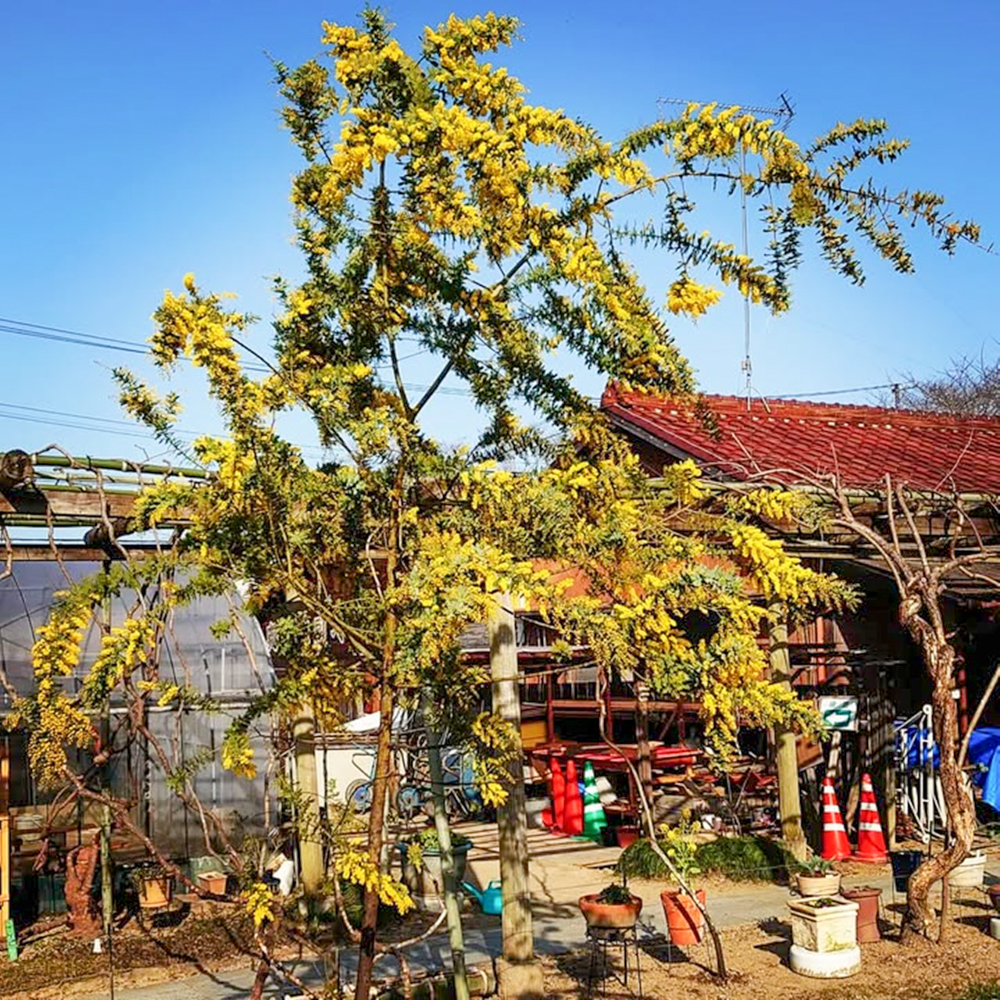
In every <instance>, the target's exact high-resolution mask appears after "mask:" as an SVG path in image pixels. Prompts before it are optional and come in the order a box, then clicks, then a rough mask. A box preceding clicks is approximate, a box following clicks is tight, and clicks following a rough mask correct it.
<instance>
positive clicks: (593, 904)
mask: <svg viewBox="0 0 1000 1000" xmlns="http://www.w3.org/2000/svg"><path fill="white" fill-rule="evenodd" d="M598 895H599V893H596V892H595V893H591V894H590V895H589V896H581V897H580V899H579V907H580V912H581V913H582V914H583V919H584V920H586V921H587V926H588V927H610V928H617V929H619V930H624V929H625V928H628V927H635V922H636V921H637V920H638V919H639V914H640V913H641V912H642V900H641V899H640V898H639V897H638V896H633V897H632V898H631V900H630V901H629V902H627V903H599V902H598V901H597V897H598Z"/></svg>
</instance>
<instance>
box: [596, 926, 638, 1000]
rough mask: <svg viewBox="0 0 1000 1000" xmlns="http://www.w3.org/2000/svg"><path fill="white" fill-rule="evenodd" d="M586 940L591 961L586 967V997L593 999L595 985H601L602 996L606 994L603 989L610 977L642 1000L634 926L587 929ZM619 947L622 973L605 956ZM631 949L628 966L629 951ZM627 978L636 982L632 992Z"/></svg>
mask: <svg viewBox="0 0 1000 1000" xmlns="http://www.w3.org/2000/svg"><path fill="white" fill-rule="evenodd" d="M587 941H588V942H589V943H590V962H589V963H588V965H587V991H586V992H587V996H593V987H594V983H595V982H600V984H601V995H602V996H603V995H604V994H605V992H606V989H605V986H606V983H607V980H608V979H609V978H611V979H614V980H615V982H617V983H618V984H620V985H621V986H622V987H624V988H625V989H626V990H628V992H629V993H630V994H631V995H632V996H634V997H637V998H638V1000H643V995H642V968H641V966H640V964H639V935H638V934H637V933H636V927H635V925H634V924H633V925H632V926H631V927H595V926H593V925H588V926H587ZM619 948H621V954H622V962H621V972H618V970H616V969H615V968H614V965H613V964H612V963H611V962H609V960H608V953H609V951H610V952H616V951H617V950H618V949H619ZM630 949H631V952H632V957H631V963H630V961H629V950H630ZM630 979H632V980H634V981H635V988H634V989H633V987H632V984H631V983H630Z"/></svg>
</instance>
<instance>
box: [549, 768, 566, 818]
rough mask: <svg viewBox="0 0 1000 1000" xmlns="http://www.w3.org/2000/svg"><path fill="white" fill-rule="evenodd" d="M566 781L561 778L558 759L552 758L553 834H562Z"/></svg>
mask: <svg viewBox="0 0 1000 1000" xmlns="http://www.w3.org/2000/svg"><path fill="white" fill-rule="evenodd" d="M565 800H566V779H565V778H564V777H563V773H562V768H561V767H560V766H559V758H558V757H553V758H552V826H551V828H550V829H551V830H552V832H553V833H562V828H563V811H564V808H565V805H566V801H565Z"/></svg>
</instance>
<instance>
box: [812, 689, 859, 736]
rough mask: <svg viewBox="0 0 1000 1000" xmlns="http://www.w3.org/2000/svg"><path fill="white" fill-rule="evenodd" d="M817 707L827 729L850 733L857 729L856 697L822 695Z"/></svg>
mask: <svg viewBox="0 0 1000 1000" xmlns="http://www.w3.org/2000/svg"><path fill="white" fill-rule="evenodd" d="M817 707H818V708H819V714H820V716H821V717H822V719H823V724H824V725H825V726H826V728H827V729H834V730H839V731H840V732H850V733H853V732H855V731H856V730H857V728H858V699H857V698H855V697H853V696H852V695H844V696H841V695H824V696H823V697H822V698H820V699H819V703H818V706H817Z"/></svg>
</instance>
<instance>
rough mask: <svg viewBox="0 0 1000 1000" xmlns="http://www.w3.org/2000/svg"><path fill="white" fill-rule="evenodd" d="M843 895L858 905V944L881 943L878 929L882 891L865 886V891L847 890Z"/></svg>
mask: <svg viewBox="0 0 1000 1000" xmlns="http://www.w3.org/2000/svg"><path fill="white" fill-rule="evenodd" d="M841 895H842V896H843V897H844V899H849V900H850V901H851V902H852V903H857V904H858V944H871V943H872V942H873V941H881V940H882V935H881V934H880V933H879V929H878V906H879V900H880V899H881V897H882V890H881V889H872V888H870V887H868V886H865V887H864V888H863V889H845V890H844V891H843V892H842V893H841Z"/></svg>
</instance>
